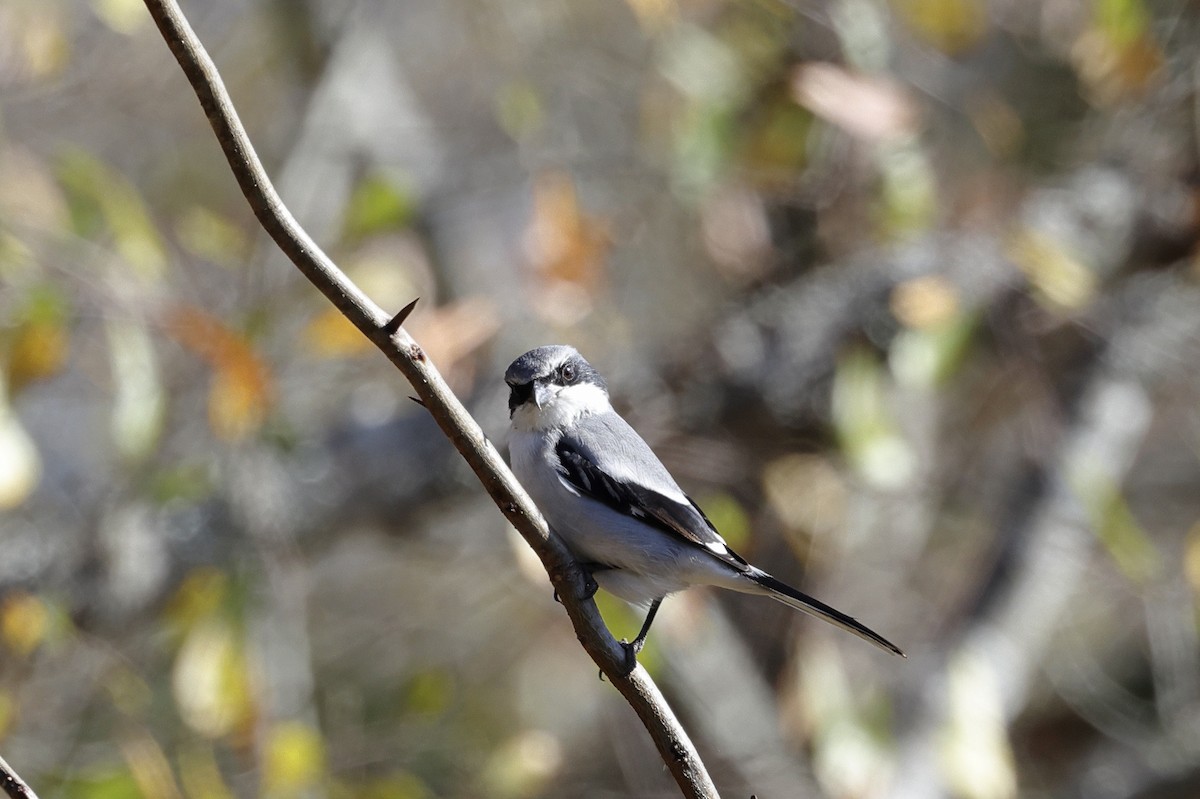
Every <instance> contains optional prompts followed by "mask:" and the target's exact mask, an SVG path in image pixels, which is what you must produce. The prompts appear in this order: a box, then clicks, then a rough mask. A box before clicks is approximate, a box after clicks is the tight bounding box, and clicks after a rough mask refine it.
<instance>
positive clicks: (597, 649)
mask: <svg viewBox="0 0 1200 799" xmlns="http://www.w3.org/2000/svg"><path fill="white" fill-rule="evenodd" d="M145 3H146V7H147V8H148V9H149V11H150V14H151V16H152V17H153V18H154V22H155V24H157V25H158V29H159V31H160V32H161V33H162V36H163V39H165V40H166V42H167V46H168V47H169V48H170V49H171V52H172V54H173V55H174V56H175V59H176V60H177V61H178V62H179V65H180V66H181V67H182V68H183V72H184V74H185V75H186V76H187V78H188V81H189V82H190V83H191V84H192V88H193V89H194V90H195V92H196V96H197V97H198V98H199V100H200V105H201V106H202V107H203V108H204V113H205V114H206V115H207V116H208V121H209V123H210V124H211V125H212V128H213V131H214V132H215V133H216V135H217V140H218V142H220V145H221V149H222V150H223V151H224V153H225V157H226V159H227V160H228V162H229V166H230V169H231V170H232V171H233V174H234V177H235V178H236V179H237V182H238V185H239V186H241V189H242V193H243V194H244V195H245V197H246V199H247V200H248V201H249V203H250V207H251V208H252V209H253V210H254V214H255V216H257V217H258V221H259V222H260V223H261V224H262V226H263V228H264V229H265V230H266V231H267V233H268V234H269V235H270V236H271V238H272V239H274V240H275V243H276V244H277V245H278V246H279V248H280V249H281V250H283V252H284V254H285V255H287V256H288V258H289V259H291V261H292V263H294V264H295V265H296V267H297V268H298V269H299V270H300V271H301V272H303V273H304V275H305V277H307V278H308V279H309V280H310V281H311V282H312V283H313V285H315V286H316V287H317V288H318V289H319V290H320V291H321V293H323V294H324V295H325V296H326V297H327V298H328V299H329V301H330V302H332V303H333V304H334V305H335V306H336V307H337V308H338V310H340V311H341V312H342V313H343V314H344V315H345V316H346V318H347V319H349V320H350V321H351V322H352V323H353V324H354V326H355V327H357V328H358V329H359V330H360V331H361V332H362V333H363V335H365V336H366V337H367V338H369V339H370V340H371V341H372V342H373V343H374V344H375V345H376V346H377V347H379V349H380V350H381V351H382V352H383V353H384V355H386V356H387V357H388V359H389V360H390V361H391V362H392V363H393V364H395V366H396V367H397V368H398V369H399V370H400V371H401V372H402V373H403V374H404V376H405V377H406V378H408V380H409V382H410V383H412V385H413V388H414V389H416V391H417V394H418V395H419V396H420V400H421V403H422V404H423V405H424V406H425V407H426V408H427V409H428V410H429V412H430V414H431V415H432V416H433V418H434V419H435V420H436V421H437V423H438V425H439V426H440V427H441V428H442V431H443V432H444V433H445V434H446V436H447V437H448V438H449V439H450V441H451V442H452V443H453V444H454V446H455V447H456V448H457V449H458V451H459V453H460V454H461V455H462V457H463V458H464V459H465V460H466V461H467V463H468V464H469V465H470V467H471V469H472V470H473V471H474V472H475V474H476V476H477V477H478V478H479V480H480V482H481V483H483V487H484V488H485V489H486V490H487V492H488V494H489V495H490V496H491V498H492V501H494V502H495V503H496V506H497V507H499V508H500V511H501V512H502V513H503V514H504V516H505V517H506V518H507V519H508V520H509V521H510V522H511V523H512V524H513V526H514V527H515V528H516V529H517V531H518V532H519V533H520V534H521V536H522V537H523V538H524V539H525V541H526V542H527V543H528V544H529V546H530V547H532V548H533V550H534V552H535V553H537V555H538V557H539V558H540V559H541V561H542V564H543V565H544V566H545V567H546V572H547V574H549V576H550V582H551V583H552V584H553V586H554V589H555V591H557V593H558V596H559V597H560V599H561V600H562V604H563V607H564V608H565V609H566V611H567V615H568V616H570V619H571V623H572V625H574V627H575V635H576V637H577V638H578V639H579V642H580V643H581V644H582V645H583V648H584V650H585V651H586V652H587V653H588V655H590V656H591V658H592V659H593V660H594V661H595V662H596V665H598V666H599V667H600V670H601V672H603V673H604V675H605V676H606V677H608V679H609V681H611V682H612V684H613V685H614V686H615V687H616V688H617V690H619V691H620V692H621V694H622V695H623V696H624V697H625V699H626V701H628V702H629V704H630V706H631V707H632V708H633V710H634V712H635V713H637V715H638V717H639V718H640V719H641V720H642V723H643V724H644V725H645V727H646V730H647V731H648V732H649V733H650V737H651V738H652V739H653V740H654V744H655V746H657V747H658V751H659V754H660V755H661V756H662V759H663V762H664V763H665V764H666V766H667V768H668V769H669V770H670V772H671V774H672V775H673V776H674V777H675V781H676V782H677V783H678V784H679V788H680V790H682V792H683V794H684V796H687V797H696V798H697V799H714V798H715V797H717V790H716V787H715V786H714V785H713V783H712V779H711V778H710V777H709V775H708V772H707V771H706V769H705V767H704V764H703V762H701V760H700V756H699V755H698V754H697V752H696V750H695V747H694V746H693V745H692V742H691V741H690V740H689V739H688V736H687V733H686V732H684V730H683V727H682V726H681V725H680V724H679V721H678V720H677V719H676V718H675V714H674V712H673V711H672V710H671V708H670V706H669V705H668V704H667V702H666V700H665V699H663V697H662V694H661V693H660V692H659V690H658V687H657V686H656V685H655V684H654V682H653V681H652V680H651V679H650V676H649V675H648V674H647V673H646V671H645V669H643V668H642V667H641V666H640V665H637V666H635V667H634V668H633V670H632V671H629V670H628V669H627V664H626V660H625V650H624V649H623V648H622V647H621V645H620V644H618V643H617V641H616V640H615V639H614V638H613V637H612V635H611V634H610V633H609V632H608V628H607V627H605V625H604V620H603V619H602V618H601V617H600V613H599V611H598V610H597V609H596V604H595V602H593V601H592V600H591V599H590V598H584V597H586V596H587V589H586V585H585V582H586V575H585V574H584V572H583V570H582V569H581V568H580V566H579V564H578V562H577V561H576V560H575V559H574V557H572V555H571V553H570V551H569V550H568V549H567V548H566V546H565V545H564V544H563V542H562V540H561V539H559V538H558V536H556V535H554V534H553V533H551V532H550V530H549V529H548V528H547V526H546V522H545V520H543V519H542V516H541V514H540V513H539V512H538V510H537V508H536V507H535V506H534V505H533V502H532V501H531V500H530V499H529V497H528V495H527V494H526V493H525V491H524V489H523V488H521V486H520V484H519V483H518V482H517V481H516V478H514V477H513V475H512V472H510V471H509V469H508V467H507V466H506V465H505V463H504V461H503V459H502V458H501V457H500V454H499V453H498V452H497V451H496V448H495V447H493V446H492V444H491V442H490V441H488V440H487V438H486V437H485V436H484V434H483V430H482V429H480V427H479V425H478V423H476V422H475V420H474V419H473V418H472V417H471V415H470V414H469V413H468V412H467V410H466V408H464V407H463V405H462V403H461V402H459V400H458V398H457V397H455V396H454V394H453V392H451V391H450V389H449V387H448V386H447V385H446V383H445V381H444V380H443V379H442V377H441V375H440V374H439V373H438V371H437V369H436V368H434V366H433V364H432V363H431V362H430V361H429V359H428V358H427V357H426V355H425V352H424V350H422V349H421V347H420V346H419V345H418V344H417V343H416V341H414V340H413V339H412V337H411V336H409V335H408V333H407V332H406V331H405V330H404V329H403V328H402V327H400V326H399V324H395V327H394V328H393V325H392V324H389V322H392V321H394V320H395V319H396V317H391V319H389V316H388V315H387V314H385V313H384V312H383V311H382V310H381V309H380V308H379V307H378V306H377V305H375V303H374V302H372V301H371V300H370V299H369V298H368V297H367V296H366V295H365V294H363V293H362V291H360V290H359V288H358V287H357V286H355V285H354V283H352V282H351V281H350V280H349V279H348V278H347V277H346V276H345V275H344V274H343V273H342V272H341V270H340V269H338V268H337V266H336V265H334V263H333V262H332V261H331V260H330V259H329V258H328V257H327V256H326V255H325V253H323V252H322V251H321V249H320V248H319V247H318V246H317V245H316V244H315V243H314V242H313V240H312V239H311V238H310V237H309V236H308V234H307V233H306V232H305V231H304V229H303V228H301V227H300V225H299V224H298V223H297V222H296V220H295V219H294V218H293V217H292V215H291V213H290V212H289V211H288V209H287V207H286V206H284V204H283V201H282V200H281V199H280V198H279V195H278V194H277V193H276V192H275V189H274V187H273V186H272V185H271V181H270V179H269V178H268V177H267V174H266V171H265V170H264V169H263V166H262V164H261V163H260V162H259V160H258V156H257V155H256V154H255V152H254V148H253V146H252V145H251V143H250V139H249V137H248V136H247V135H246V131H245V130H244V129H243V127H242V124H241V122H240V120H239V119H238V116H237V113H236V111H235V110H234V107H233V102H232V101H231V100H230V98H229V95H228V93H227V92H226V90H225V87H224V85H223V83H222V81H221V78H220V75H219V74H218V73H217V69H216V67H215V66H214V65H213V63H212V60H211V59H210V58H209V56H208V54H207V53H206V52H205V50H204V48H203V46H202V45H201V44H200V41H199V39H198V38H197V37H196V34H195V33H194V32H193V31H192V29H191V26H190V25H189V24H188V22H187V19H186V18H185V17H184V15H183V13H182V12H181V11H180V9H179V6H178V4H177V3H176V2H175V0H145ZM404 313H405V312H404V311H402V312H401V314H397V317H401V321H403V318H402V316H401V315H402V314H404Z"/></svg>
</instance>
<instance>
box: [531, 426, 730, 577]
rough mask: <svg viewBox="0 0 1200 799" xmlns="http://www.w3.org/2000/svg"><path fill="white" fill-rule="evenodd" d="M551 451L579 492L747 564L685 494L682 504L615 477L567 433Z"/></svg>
mask: <svg viewBox="0 0 1200 799" xmlns="http://www.w3.org/2000/svg"><path fill="white" fill-rule="evenodd" d="M554 451H555V453H556V454H557V455H558V462H559V474H560V475H561V477H562V479H563V481H564V482H566V483H567V484H568V485H569V486H570V487H572V488H573V489H574V490H575V491H576V492H578V493H579V494H581V495H583V496H586V497H590V498H591V499H594V500H596V501H597V502H602V503H603V504H605V505H607V506H608V507H610V508H612V509H613V510H616V511H618V512H619V513H624V514H626V515H627V516H632V517H633V518H635V519H638V520H640V521H643V522H645V523H646V524H648V525H650V526H652V527H656V528H658V529H659V530H662V531H663V532H666V533H668V534H670V535H673V536H676V537H678V538H681V539H683V540H684V541H686V542H688V543H689V544H693V545H695V546H698V547H701V548H702V549H704V551H705V552H707V553H709V554H710V555H713V556H714V557H717V558H719V559H721V560H723V561H725V562H726V563H728V564H729V565H731V566H734V567H736V568H738V569H739V570H740V569H745V568H747V567H748V565H749V564H747V563H746V561H745V560H743V559H742V557H741V556H740V555H738V554H737V553H736V552H734V551H733V550H732V549H730V548H729V546H728V545H727V544H726V543H725V539H723V538H721V536H720V534H719V533H717V531H716V529H715V528H713V526H712V522H710V521H709V520H708V517H707V516H705V515H704V511H702V510H700V507H699V506H698V505H697V504H696V503H695V502H694V501H693V500H692V498H691V497H689V496H687V495H686V494H680V496H682V497H683V498H684V499H686V500H687V503H686V504H684V503H683V502H679V501H678V500H676V499H672V498H671V497H668V496H666V495H664V494H663V493H661V492H659V491H655V490H654V489H652V488H647V487H646V486H643V485H639V484H637V483H634V482H632V481H629V480H624V479H620V478H617V477H614V476H613V475H612V474H609V473H608V472H606V471H605V470H604V469H603V468H601V466H600V465H599V464H597V463H596V462H595V460H594V459H593V458H592V457H589V453H588V451H587V448H586V447H585V446H581V444H580V443H579V442H578V441H576V440H574V439H572V438H570V437H568V436H564V437H563V438H562V439H560V440H559V442H558V444H557V445H556V446H555V448H554Z"/></svg>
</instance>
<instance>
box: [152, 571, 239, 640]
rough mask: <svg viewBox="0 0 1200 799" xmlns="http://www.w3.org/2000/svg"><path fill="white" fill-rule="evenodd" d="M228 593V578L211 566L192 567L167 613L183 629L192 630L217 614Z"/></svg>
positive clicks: (169, 605) (168, 605)
mask: <svg viewBox="0 0 1200 799" xmlns="http://www.w3.org/2000/svg"><path fill="white" fill-rule="evenodd" d="M228 593H229V578H228V577H227V576H226V575H225V573H224V572H222V571H220V570H219V569H215V568H212V567H201V568H198V569H195V570H193V571H192V572H191V573H190V574H188V576H187V577H185V578H184V580H183V582H182V583H181V584H180V586H179V589H178V590H177V591H176V592H175V595H174V596H173V597H171V601H170V602H169V603H168V604H167V610H166V615H167V618H169V619H170V620H171V622H172V623H173V624H175V625H177V626H178V627H180V628H182V629H191V628H192V627H193V626H195V625H196V624H198V623H200V622H201V621H206V620H208V619H210V618H212V617H214V616H215V615H216V614H217V611H218V610H220V609H221V606H222V605H223V604H224V602H225V598H226V596H227V595H228Z"/></svg>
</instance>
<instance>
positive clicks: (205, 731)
mask: <svg viewBox="0 0 1200 799" xmlns="http://www.w3.org/2000/svg"><path fill="white" fill-rule="evenodd" d="M171 686H172V689H173V692H174V695H175V704H176V705H177V706H178V707H179V715H180V716H181V717H182V718H183V720H184V722H185V723H186V724H187V725H188V726H189V727H191V728H192V729H193V730H195V731H196V732H198V733H200V734H201V735H204V736H207V737H209V738H218V737H221V736H224V735H228V734H230V733H232V732H235V731H236V730H237V729H238V728H239V727H240V726H241V725H243V724H245V723H246V722H248V721H249V720H250V719H251V718H252V716H253V711H254V709H253V705H252V703H251V697H250V681H249V675H248V674H247V669H246V662H245V657H244V656H243V654H242V649H241V645H240V640H239V638H238V637H237V635H236V634H235V631H234V629H233V628H232V627H231V626H230V625H229V624H228V623H226V622H224V621H221V620H219V619H212V620H209V621H207V622H203V623H200V624H198V625H196V626H195V627H194V628H193V629H192V630H191V631H190V632H189V633H188V636H187V638H185V639H184V642H183V646H181V647H180V649H179V654H178V655H177V656H176V658H175V668H174V672H173V674H172V681H171Z"/></svg>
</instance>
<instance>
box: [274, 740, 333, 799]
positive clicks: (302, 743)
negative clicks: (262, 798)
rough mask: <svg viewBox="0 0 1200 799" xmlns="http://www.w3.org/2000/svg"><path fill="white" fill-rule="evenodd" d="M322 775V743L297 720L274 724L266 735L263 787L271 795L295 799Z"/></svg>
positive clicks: (323, 762)
mask: <svg viewBox="0 0 1200 799" xmlns="http://www.w3.org/2000/svg"><path fill="white" fill-rule="evenodd" d="M324 775H325V742H324V741H323V740H322V739H321V735H320V733H319V732H317V731H316V730H314V729H313V728H312V727H310V726H308V725H307V724H304V723H303V722H299V721H288V722H283V723H282V724H277V725H275V726H274V727H273V728H272V729H271V730H270V731H269V732H268V733H267V745H266V762H265V763H264V764H263V788H264V789H265V790H266V791H267V792H268V793H269V794H272V795H274V796H284V797H286V796H294V795H297V794H299V793H300V792H301V791H302V790H303V789H305V788H309V787H311V786H313V785H316V784H317V783H318V782H319V781H320V780H321V779H322V778H323V777H324Z"/></svg>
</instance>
